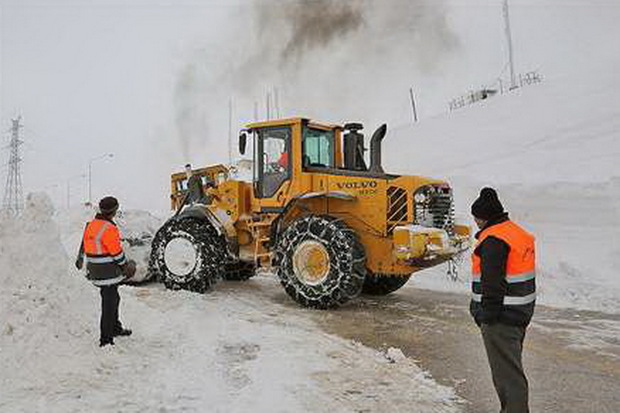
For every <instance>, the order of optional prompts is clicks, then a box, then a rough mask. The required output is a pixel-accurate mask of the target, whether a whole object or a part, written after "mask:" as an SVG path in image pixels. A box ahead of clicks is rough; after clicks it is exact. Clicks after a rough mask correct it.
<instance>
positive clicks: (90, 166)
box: [88, 153, 114, 205]
mask: <svg viewBox="0 0 620 413" xmlns="http://www.w3.org/2000/svg"><path fill="white" fill-rule="evenodd" d="M112 157H114V154H113V153H106V154H105V155H101V156H97V157H95V158H90V159H89V160H88V204H89V205H92V204H93V186H92V183H93V162H95V161H99V160H101V159H105V158H112Z"/></svg>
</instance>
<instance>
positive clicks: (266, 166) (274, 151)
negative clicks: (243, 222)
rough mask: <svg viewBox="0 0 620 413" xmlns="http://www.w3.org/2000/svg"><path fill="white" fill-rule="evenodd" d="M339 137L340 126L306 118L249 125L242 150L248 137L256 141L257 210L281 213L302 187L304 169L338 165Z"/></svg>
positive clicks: (241, 142) (243, 132)
mask: <svg viewBox="0 0 620 413" xmlns="http://www.w3.org/2000/svg"><path fill="white" fill-rule="evenodd" d="M338 138H339V128H338V127H337V126H333V125H323V124H316V123H312V122H310V121H309V120H307V119H303V118H293V119H280V120H273V121H265V122H257V123H253V124H250V125H248V127H247V129H245V130H243V131H242V132H241V135H240V137H239V150H240V152H241V153H242V154H243V153H245V149H246V146H250V145H248V144H249V142H248V140H251V141H252V142H251V147H252V149H253V158H254V163H253V164H254V172H253V174H254V178H253V192H254V200H255V201H254V205H253V209H254V210H255V211H260V212H280V211H281V210H282V209H283V208H284V206H285V205H286V202H287V201H288V199H290V196H291V195H294V194H293V192H295V191H300V190H302V188H301V186H302V185H301V183H300V182H299V178H300V176H301V174H302V172H304V171H307V170H310V169H317V168H319V169H333V168H336V167H338V161H337V159H338V151H339V147H338V142H337V140H338Z"/></svg>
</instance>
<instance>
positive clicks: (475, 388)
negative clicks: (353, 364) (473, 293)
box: [313, 286, 620, 413]
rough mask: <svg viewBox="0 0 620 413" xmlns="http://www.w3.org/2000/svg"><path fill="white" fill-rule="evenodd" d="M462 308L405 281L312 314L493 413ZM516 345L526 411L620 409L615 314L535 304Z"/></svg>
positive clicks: (460, 301)
mask: <svg viewBox="0 0 620 413" xmlns="http://www.w3.org/2000/svg"><path fill="white" fill-rule="evenodd" d="M468 305H469V299H468V297H467V296H466V295H461V294H452V293H441V292H435V291H429V290H420V289H415V288H413V287H411V286H407V287H405V288H403V289H402V290H400V291H399V292H397V293H395V294H393V295H390V296H386V297H363V298H362V299H360V300H358V301H356V302H354V303H352V304H351V305H348V306H346V307H345V308H342V309H340V310H338V311H331V312H320V313H314V314H313V317H315V318H316V320H317V321H318V322H319V323H320V325H321V326H322V327H323V328H324V329H325V330H326V331H328V332H330V333H333V334H336V335H339V336H341V337H345V338H348V339H352V340H356V341H359V342H361V343H363V344H365V345H367V346H370V347H373V348H377V349H386V348H389V347H397V348H400V349H401V350H402V351H403V353H404V354H405V355H406V356H408V357H411V358H412V359H414V360H416V361H417V363H418V365H420V367H422V368H423V369H425V370H427V371H428V372H429V373H431V375H432V376H433V378H434V379H435V380H437V381H438V382H440V383H442V384H446V385H450V386H453V387H454V388H455V389H456V390H457V393H458V394H459V395H460V396H461V397H463V398H464V399H465V400H467V401H468V403H467V404H466V406H465V407H464V411H465V412H468V413H485V412H497V411H499V403H498V401H497V398H496V395H495V392H494V390H493V386H492V382H491V378H490V371H489V368H488V364H487V361H486V355H485V353H484V348H483V344H482V339H481V337H480V333H479V330H478V327H477V326H476V325H475V324H474V323H473V321H472V320H471V318H470V316H469V313H468ZM524 345H525V351H524V365H525V369H526V374H527V375H528V378H529V383H530V408H531V411H532V412H561V413H572V412H575V413H585V412H593V413H594V412H596V413H618V412H620V316H618V315H609V314H602V313H595V312H580V311H572V310H557V309H551V308H546V307H542V306H538V307H537V310H536V315H535V317H534V320H533V322H532V324H531V326H530V328H529V329H528V334H527V337H526V341H525V344H524ZM411 390H412V391H415V389H411Z"/></svg>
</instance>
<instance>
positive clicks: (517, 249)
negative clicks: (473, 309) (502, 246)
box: [472, 220, 536, 306]
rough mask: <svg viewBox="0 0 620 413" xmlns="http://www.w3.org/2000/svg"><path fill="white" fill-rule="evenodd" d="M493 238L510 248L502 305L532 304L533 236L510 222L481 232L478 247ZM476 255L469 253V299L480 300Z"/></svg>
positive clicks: (533, 298) (478, 262) (479, 279)
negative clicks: (470, 266)
mask: <svg viewBox="0 0 620 413" xmlns="http://www.w3.org/2000/svg"><path fill="white" fill-rule="evenodd" d="M490 236H493V237H495V238H498V239H500V240H502V241H504V242H505V243H506V244H508V245H509V246H510V252H509V253H508V259H507V262H506V285H507V289H506V295H505V296H504V305H505V306H519V305H528V304H530V303H533V302H534V300H535V299H536V283H535V279H536V248H535V241H536V240H535V238H534V235H532V234H530V233H529V232H527V231H526V230H524V229H523V228H521V227H520V226H518V225H517V224H515V223H514V222H512V221H510V220H509V221H504V222H501V223H499V224H496V225H492V226H490V227H488V228H486V229H484V230H483V231H482V233H481V234H480V236H479V238H478V244H477V245H481V244H482V242H484V240H485V239H487V238H488V237H490ZM480 261H481V259H480V256H479V255H478V254H476V252H475V250H474V253H473V254H472V293H473V296H472V299H473V300H474V301H477V302H481V301H482V286H481V266H480Z"/></svg>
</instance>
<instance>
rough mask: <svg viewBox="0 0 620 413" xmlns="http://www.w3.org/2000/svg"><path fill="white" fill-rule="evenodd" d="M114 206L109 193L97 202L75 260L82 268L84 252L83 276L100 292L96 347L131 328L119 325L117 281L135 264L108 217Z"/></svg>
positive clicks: (115, 202) (130, 273)
mask: <svg viewBox="0 0 620 413" xmlns="http://www.w3.org/2000/svg"><path fill="white" fill-rule="evenodd" d="M118 206H119V204H118V200H117V199H116V198H114V197H111V196H108V197H105V198H103V199H102V200H101V201H100V202H99V213H98V214H97V215H96V216H95V219H94V220H92V221H90V222H88V223H87V224H86V228H85V229H84V235H83V237H82V244H81V246H80V251H79V253H78V257H77V260H76V263H75V265H76V267H77V268H78V269H80V268H82V266H83V263H84V256H86V270H87V275H86V278H88V279H89V280H90V281H91V282H92V283H93V284H94V285H95V286H97V287H99V290H100V293H101V323H100V332H101V335H100V338H99V346H100V347H103V346H107V345H114V337H116V336H129V335H131V330H129V329H126V328H123V325H122V324H121V322H120V320H119V317H118V306H119V303H120V296H119V295H118V285H119V284H120V283H122V282H123V281H124V280H125V279H126V278H131V277H132V276H133V275H134V273H135V271H136V265H135V262H134V261H132V260H128V259H127V257H125V253H124V252H123V247H122V246H121V236H120V232H119V230H118V227H117V226H116V224H115V223H114V221H113V220H112V219H113V218H114V217H115V216H116V212H117V211H118Z"/></svg>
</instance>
